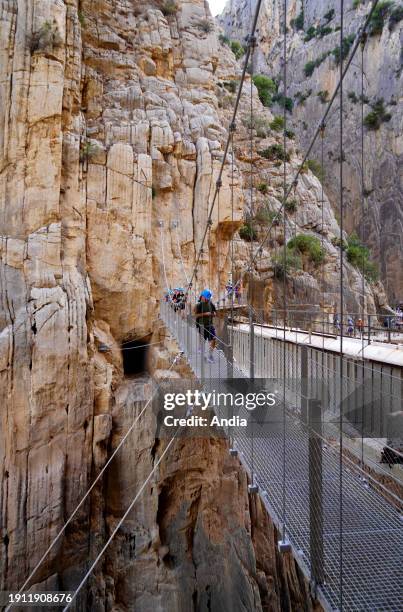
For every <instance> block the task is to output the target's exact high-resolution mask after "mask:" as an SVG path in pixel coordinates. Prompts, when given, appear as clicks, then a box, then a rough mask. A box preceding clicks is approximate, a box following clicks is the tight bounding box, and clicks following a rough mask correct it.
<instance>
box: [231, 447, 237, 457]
mask: <svg viewBox="0 0 403 612" xmlns="http://www.w3.org/2000/svg"><path fill="white" fill-rule="evenodd" d="M229 454H230V455H231V457H238V451H237V449H236V448H230V449H229Z"/></svg>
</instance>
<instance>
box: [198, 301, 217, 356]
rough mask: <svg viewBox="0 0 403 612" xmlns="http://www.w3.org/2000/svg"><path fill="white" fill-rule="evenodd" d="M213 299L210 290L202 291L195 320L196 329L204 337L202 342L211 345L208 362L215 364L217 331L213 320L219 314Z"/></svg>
mask: <svg viewBox="0 0 403 612" xmlns="http://www.w3.org/2000/svg"><path fill="white" fill-rule="evenodd" d="M211 298H212V293H211V291H210V290H209V289H205V290H204V291H202V293H201V296H200V300H199V301H198V303H197V304H196V308H195V318H196V327H197V329H198V330H199V333H200V334H201V336H202V342H204V341H205V340H207V341H208V342H209V345H210V350H209V355H208V357H207V361H209V362H210V363H214V357H213V351H214V349H215V347H216V330H215V327H214V325H213V320H214V317H215V315H216V313H217V309H216V307H215V305H214V304H213V302H212V300H211Z"/></svg>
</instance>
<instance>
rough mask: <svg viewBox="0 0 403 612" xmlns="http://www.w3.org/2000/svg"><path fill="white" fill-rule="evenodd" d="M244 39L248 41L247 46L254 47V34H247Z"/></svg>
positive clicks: (255, 42)
mask: <svg viewBox="0 0 403 612" xmlns="http://www.w3.org/2000/svg"><path fill="white" fill-rule="evenodd" d="M246 41H247V43H248V47H250V48H251V49H254V48H255V47H256V45H257V38H256V36H255V35H254V34H253V35H251V34H249V36H247V37H246Z"/></svg>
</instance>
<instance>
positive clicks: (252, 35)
mask: <svg viewBox="0 0 403 612" xmlns="http://www.w3.org/2000/svg"><path fill="white" fill-rule="evenodd" d="M261 5H262V0H257V3H256V8H255V13H254V16H253V21H252V27H251V31H250V34H249V42H248V45H247V48H246V52H245V59H244V65H243V68H242V74H241V79H240V82H239V87H238V92H237V96H236V99H235V104H234V110H233V113H232V119H231V123H230V131H231V127H233V126H235V122H236V116H237V113H238V108H239V102H240V99H241V95H242V89H243V84H244V81H245V77H246V71H247V67H248V64H249V58H250V55H251V49H252V44H251V42H250V41H252V40H254V38H255V32H256V26H257V22H258V19H259V14H260V9H261ZM230 131H229V133H228V136H227V140H226V143H225V148H224V154H223V158H222V161H221V166H220V171H219V173H218V178H217V181H216V188H215V191H214V195H213V200H212V203H211V206H210V210H209V214H208V218H207V223H206V226H205V229H204V233H203V237H202V242H201V246H200V248H199V252H198V255H197V257H196V263H195V266H194V269H193V272H192V276H191V278H190V283H189V285H191V284H192V282H193V279H194V277H195V275H196V271H197V269H198V267H199V264H200V258H201V251H202V249H203V245H204V242H205V240H206V236H207V229H208V221H209V220H211V218H212V213H213V210H214V206H215V202H216V199H217V195H218V191H219V188H220V186H221V184H222V175H223V171H224V166H225V162H226V159H227V155H228V150H229V145H230V140H231V137H230Z"/></svg>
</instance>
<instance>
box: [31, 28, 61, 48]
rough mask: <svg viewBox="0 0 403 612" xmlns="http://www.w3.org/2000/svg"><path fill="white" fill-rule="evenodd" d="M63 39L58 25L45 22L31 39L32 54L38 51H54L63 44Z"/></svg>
mask: <svg viewBox="0 0 403 612" xmlns="http://www.w3.org/2000/svg"><path fill="white" fill-rule="evenodd" d="M62 42H63V41H62V37H61V36H60V33H59V28H58V27H57V23H56V22H55V21H53V23H52V22H51V21H45V22H44V23H43V24H42V25H41V27H40V28H39V30H37V31H36V32H34V33H33V34H32V37H31V45H30V48H31V53H35V52H36V51H47V50H48V51H52V50H54V49H55V48H57V47H60V45H61V44H62Z"/></svg>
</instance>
